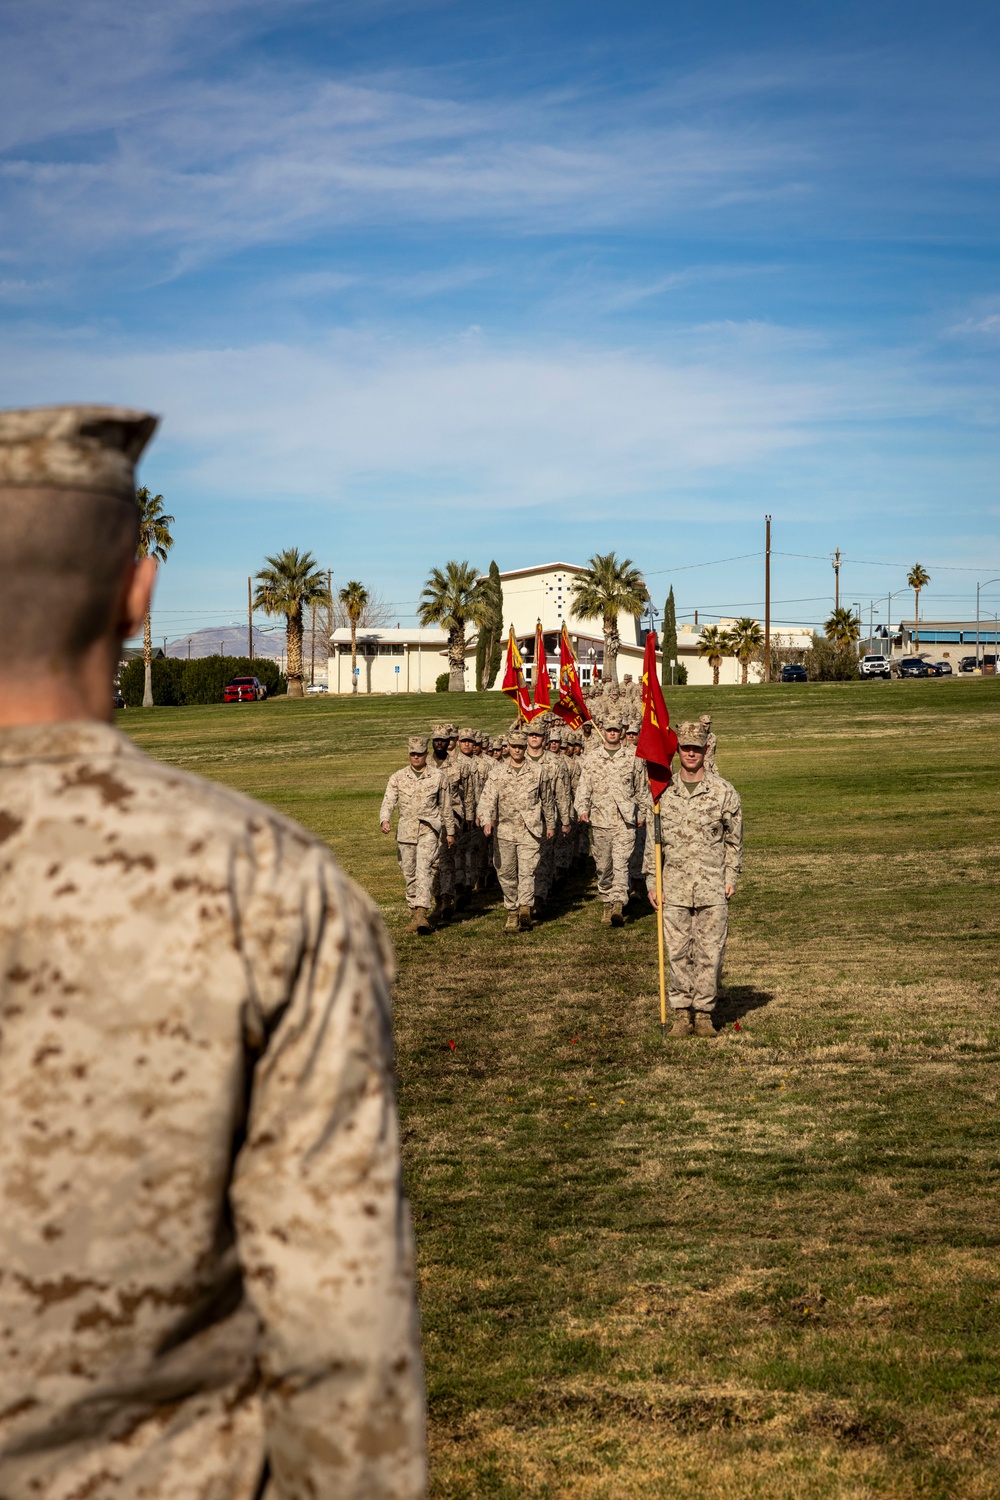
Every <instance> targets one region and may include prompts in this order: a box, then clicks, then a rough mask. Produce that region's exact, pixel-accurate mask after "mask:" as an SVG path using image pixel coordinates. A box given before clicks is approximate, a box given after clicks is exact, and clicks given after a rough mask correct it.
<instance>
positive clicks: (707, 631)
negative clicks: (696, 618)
mask: <svg viewBox="0 0 1000 1500" xmlns="http://www.w3.org/2000/svg"><path fill="white" fill-rule="evenodd" d="M698 655H699V656H707V657H708V664H709V666H710V667H711V668H712V686H713V687H718V686H719V668H720V667H721V666H722V658H723V657H724V656H731V655H732V652H731V650H730V645H729V636H728V635H727V634H726V632H725V631H724V630H722V629H720V627H719V626H718V625H703V626H702V630H701V635H700V637H699V639H698Z"/></svg>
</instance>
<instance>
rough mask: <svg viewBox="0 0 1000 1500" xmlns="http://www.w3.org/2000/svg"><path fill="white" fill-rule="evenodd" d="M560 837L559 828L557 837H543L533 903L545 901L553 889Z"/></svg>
mask: <svg viewBox="0 0 1000 1500" xmlns="http://www.w3.org/2000/svg"><path fill="white" fill-rule="evenodd" d="M558 837H559V833H558V830H557V831H556V835H555V838H551V839H545V838H543V839H542V841H541V843H540V845H539V847H538V868H537V870H536V871H535V895H534V898H533V901H532V904H533V905H534V904H536V903H537V902H541V901H544V900H545V898H546V897H547V896H548V894H549V892H550V891H551V889H552V880H553V877H554V875H555V868H556V839H557V838H558Z"/></svg>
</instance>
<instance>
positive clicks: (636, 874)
mask: <svg viewBox="0 0 1000 1500" xmlns="http://www.w3.org/2000/svg"><path fill="white" fill-rule="evenodd" d="M645 853H646V825H645V823H643V825H642V827H641V828H637V829H636V830H635V847H634V848H633V850H632V854H631V857H630V858H629V862H628V883H629V889H630V890H631V888H632V887H633V886H635V885H641V886H642V887H643V889H644V890H645V886H646V882H645V880H644V879H643V876H642V869H643V859H644V857H645Z"/></svg>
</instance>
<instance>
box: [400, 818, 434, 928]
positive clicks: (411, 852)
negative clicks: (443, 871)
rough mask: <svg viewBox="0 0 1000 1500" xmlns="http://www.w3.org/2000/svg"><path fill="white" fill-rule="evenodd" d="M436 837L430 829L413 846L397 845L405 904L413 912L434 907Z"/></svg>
mask: <svg viewBox="0 0 1000 1500" xmlns="http://www.w3.org/2000/svg"><path fill="white" fill-rule="evenodd" d="M439 849H440V843H439V840H438V835H437V834H436V833H433V832H432V831H431V829H429V828H428V829H427V831H426V832H425V833H422V834H421V835H420V837H419V839H418V840H417V842H416V843H415V844H397V845H396V853H397V855H398V856H399V864H400V868H401V869H402V871H403V879H404V880H405V881H406V904H407V906H408V907H409V908H410V910H411V911H413V910H414V909H415V908H416V907H418V906H422V907H423V908H424V909H425V911H430V910H431V908H432V907H433V905H434V880H435V877H436V876H437V872H438V852H439Z"/></svg>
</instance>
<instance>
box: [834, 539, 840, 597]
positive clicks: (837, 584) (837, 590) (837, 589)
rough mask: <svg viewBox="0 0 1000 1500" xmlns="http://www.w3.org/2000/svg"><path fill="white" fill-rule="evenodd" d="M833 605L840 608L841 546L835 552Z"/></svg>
mask: <svg viewBox="0 0 1000 1500" xmlns="http://www.w3.org/2000/svg"><path fill="white" fill-rule="evenodd" d="M833 607H834V609H839V608H840V548H839V547H838V548H837V550H836V552H835V553H834V554H833Z"/></svg>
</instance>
